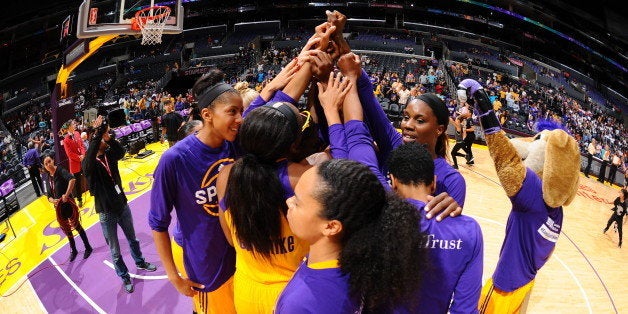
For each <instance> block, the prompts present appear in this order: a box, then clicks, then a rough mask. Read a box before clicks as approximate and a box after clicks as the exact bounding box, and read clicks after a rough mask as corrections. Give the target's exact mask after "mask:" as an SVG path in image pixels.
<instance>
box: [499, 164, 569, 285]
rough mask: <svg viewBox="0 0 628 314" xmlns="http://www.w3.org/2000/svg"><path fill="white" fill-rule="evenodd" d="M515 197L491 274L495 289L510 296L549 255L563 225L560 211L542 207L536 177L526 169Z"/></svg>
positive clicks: (540, 192)
mask: <svg viewBox="0 0 628 314" xmlns="http://www.w3.org/2000/svg"><path fill="white" fill-rule="evenodd" d="M526 171H527V172H526V178H525V180H524V181H523V186H522V187H521V190H519V193H517V194H516V195H515V196H513V197H511V198H510V200H511V202H512V211H511V212H510V216H508V223H507V224H506V237H505V238H504V243H503V244H502V249H501V252H500V254H499V261H498V262H497V268H496V269H495V273H494V274H493V283H494V284H495V287H497V288H499V289H500V290H503V291H506V292H512V291H514V290H516V289H518V288H521V287H523V286H524V285H525V284H527V283H529V282H530V281H532V280H533V279H534V277H535V276H536V272H537V271H538V270H539V269H540V268H541V267H542V266H543V265H544V264H545V262H547V260H548V259H549V258H550V256H551V255H552V252H553V251H554V247H555V246H556V241H558V235H559V234H560V230H561V228H562V225H563V208H562V207H556V208H552V207H549V206H547V205H546V204H545V201H544V200H543V193H542V182H541V179H540V178H539V176H538V175H537V174H536V173H534V171H532V170H530V169H526Z"/></svg>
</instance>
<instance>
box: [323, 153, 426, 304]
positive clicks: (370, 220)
mask: <svg viewBox="0 0 628 314" xmlns="http://www.w3.org/2000/svg"><path fill="white" fill-rule="evenodd" d="M318 175H319V176H320V177H321V178H322V181H323V184H322V185H321V186H320V187H319V189H318V191H317V193H316V195H315V197H316V198H317V199H318V201H319V202H321V204H323V212H322V215H323V216H324V217H325V218H326V219H329V220H338V221H340V222H341V223H342V227H343V233H342V238H341V242H342V244H343V249H342V252H341V254H340V267H341V269H342V271H343V272H345V273H348V274H349V277H350V279H349V286H350V293H351V295H352V297H354V298H356V299H357V300H360V301H361V302H362V304H363V306H364V310H365V311H366V312H379V311H389V310H392V309H393V308H395V307H397V306H401V305H404V306H406V307H407V306H412V305H410V304H407V303H404V302H406V301H408V300H413V299H414V298H413V297H412V296H413V295H414V294H415V293H416V291H417V289H418V287H419V284H420V280H421V273H422V269H423V268H424V267H426V265H427V262H426V257H425V251H424V250H423V249H422V245H421V243H422V242H421V239H422V235H421V232H420V228H419V219H420V218H419V214H418V213H417V210H416V208H415V207H414V206H412V205H411V204H409V203H408V202H406V201H404V200H402V199H400V198H399V197H398V196H396V195H394V194H387V193H386V191H385V190H384V187H383V186H382V185H381V183H380V181H379V180H378V179H377V177H376V176H375V175H374V174H373V173H372V172H371V171H370V170H369V169H368V167H366V166H365V165H363V164H360V163H358V162H355V161H351V160H345V159H333V160H330V161H326V162H324V163H322V164H321V165H320V166H319V167H318Z"/></svg>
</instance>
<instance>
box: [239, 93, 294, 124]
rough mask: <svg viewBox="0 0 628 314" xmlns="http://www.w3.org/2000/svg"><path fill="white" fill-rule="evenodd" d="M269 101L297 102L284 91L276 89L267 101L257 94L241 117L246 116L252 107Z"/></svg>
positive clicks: (257, 106)
mask: <svg viewBox="0 0 628 314" xmlns="http://www.w3.org/2000/svg"><path fill="white" fill-rule="evenodd" d="M270 102H289V103H291V104H293V105H295V106H296V104H297V102H296V101H295V100H294V99H293V98H292V97H290V96H289V95H288V94H286V93H284V92H283V91H281V90H278V91H277V92H275V95H273V97H271V98H270V100H269V101H265V100H264V98H262V96H257V98H255V99H253V101H252V102H251V104H250V105H249V107H248V108H246V110H245V111H244V113H242V117H246V115H248V114H249V112H251V111H252V110H253V109H255V108H259V107H261V106H263V105H265V104H267V103H270Z"/></svg>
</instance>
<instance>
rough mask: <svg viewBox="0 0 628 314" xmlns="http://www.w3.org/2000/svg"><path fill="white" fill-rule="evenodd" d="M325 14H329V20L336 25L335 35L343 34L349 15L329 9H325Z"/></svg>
mask: <svg viewBox="0 0 628 314" xmlns="http://www.w3.org/2000/svg"><path fill="white" fill-rule="evenodd" d="M325 15H327V22H328V23H331V24H332V25H334V26H336V31H335V32H334V36H337V35H338V34H340V35H342V31H344V29H345V24H346V23H347V16H345V15H344V14H342V13H340V12H338V11H336V10H334V11H333V12H332V11H329V10H327V11H325Z"/></svg>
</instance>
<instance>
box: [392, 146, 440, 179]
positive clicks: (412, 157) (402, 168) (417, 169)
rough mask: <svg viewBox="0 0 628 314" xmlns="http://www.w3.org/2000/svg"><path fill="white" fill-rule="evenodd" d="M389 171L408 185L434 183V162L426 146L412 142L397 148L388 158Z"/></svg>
mask: <svg viewBox="0 0 628 314" xmlns="http://www.w3.org/2000/svg"><path fill="white" fill-rule="evenodd" d="M388 171H389V172H390V174H392V175H393V176H395V178H396V179H397V180H398V181H399V182H400V183H401V184H406V185H420V184H422V185H429V184H432V182H434V160H432V157H431V156H430V153H429V152H428V151H427V149H426V148H425V146H423V145H422V144H419V143H417V142H411V143H407V144H404V145H401V146H399V147H397V148H396V149H395V150H393V151H392V152H391V153H390V156H389V157H388Z"/></svg>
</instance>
